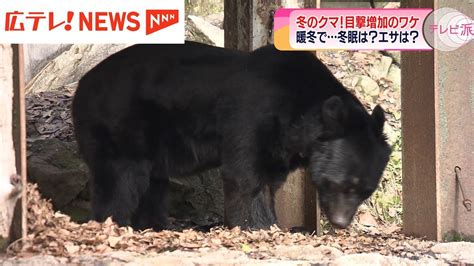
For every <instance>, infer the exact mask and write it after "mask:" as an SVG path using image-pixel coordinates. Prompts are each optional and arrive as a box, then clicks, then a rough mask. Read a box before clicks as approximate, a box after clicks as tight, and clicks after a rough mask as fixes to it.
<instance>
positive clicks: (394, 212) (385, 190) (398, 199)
mask: <svg viewBox="0 0 474 266" xmlns="http://www.w3.org/2000/svg"><path fill="white" fill-rule="evenodd" d="M388 138H389V142H391V143H392V154H391V157H390V161H389V162H388V165H387V168H386V169H385V172H384V175H383V178H382V180H381V182H380V185H379V188H378V189H377V191H375V193H374V194H373V195H372V197H370V198H369V199H368V200H367V201H366V204H367V206H368V207H369V209H370V211H371V213H372V214H373V215H374V216H375V217H377V218H378V219H379V220H381V221H383V222H385V223H391V224H393V223H395V224H401V223H402V210H403V209H402V136H401V129H400V127H399V126H396V127H395V128H394V129H393V131H392V132H391V134H390V135H389V136H388Z"/></svg>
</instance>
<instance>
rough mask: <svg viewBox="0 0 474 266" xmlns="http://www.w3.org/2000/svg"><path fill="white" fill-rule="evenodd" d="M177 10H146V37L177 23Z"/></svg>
mask: <svg viewBox="0 0 474 266" xmlns="http://www.w3.org/2000/svg"><path fill="white" fill-rule="evenodd" d="M178 20H179V17H178V10H177V9H176V10H162V9H158V10H157V9H155V10H147V11H146V35H149V34H152V33H154V32H157V31H159V30H162V29H164V28H166V27H169V26H171V25H173V24H176V23H178Z"/></svg>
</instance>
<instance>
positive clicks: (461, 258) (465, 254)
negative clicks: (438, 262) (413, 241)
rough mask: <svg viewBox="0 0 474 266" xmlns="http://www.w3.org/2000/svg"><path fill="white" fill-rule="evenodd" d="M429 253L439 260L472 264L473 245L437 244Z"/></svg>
mask: <svg viewBox="0 0 474 266" xmlns="http://www.w3.org/2000/svg"><path fill="white" fill-rule="evenodd" d="M431 251H432V252H433V253H435V256H436V257H437V258H439V259H444V260H447V261H450V262H457V263H467V264H474V243H472V242H448V243H439V244H436V245H434V246H433V247H432V248H431Z"/></svg>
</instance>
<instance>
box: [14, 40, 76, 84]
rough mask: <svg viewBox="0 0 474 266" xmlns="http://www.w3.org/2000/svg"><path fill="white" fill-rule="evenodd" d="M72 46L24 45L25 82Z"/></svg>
mask: <svg viewBox="0 0 474 266" xmlns="http://www.w3.org/2000/svg"><path fill="white" fill-rule="evenodd" d="M71 45H72V44H24V45H23V47H24V54H25V60H24V62H25V82H29V81H30V80H31V79H32V78H33V77H34V76H35V75H36V74H37V73H38V72H39V71H40V70H41V69H42V68H43V67H44V66H45V65H46V64H47V63H48V62H49V61H50V60H52V59H53V58H55V57H56V56H58V55H59V54H61V53H62V52H64V51H66V50H68V49H69V48H70V47H71Z"/></svg>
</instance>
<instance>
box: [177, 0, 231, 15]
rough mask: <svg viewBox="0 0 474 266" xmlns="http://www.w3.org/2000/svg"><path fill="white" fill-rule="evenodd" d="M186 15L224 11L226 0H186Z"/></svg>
mask: <svg viewBox="0 0 474 266" xmlns="http://www.w3.org/2000/svg"><path fill="white" fill-rule="evenodd" d="M184 5H185V10H186V15H195V16H208V15H210V14H215V13H219V12H224V0H185V2H184Z"/></svg>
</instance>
